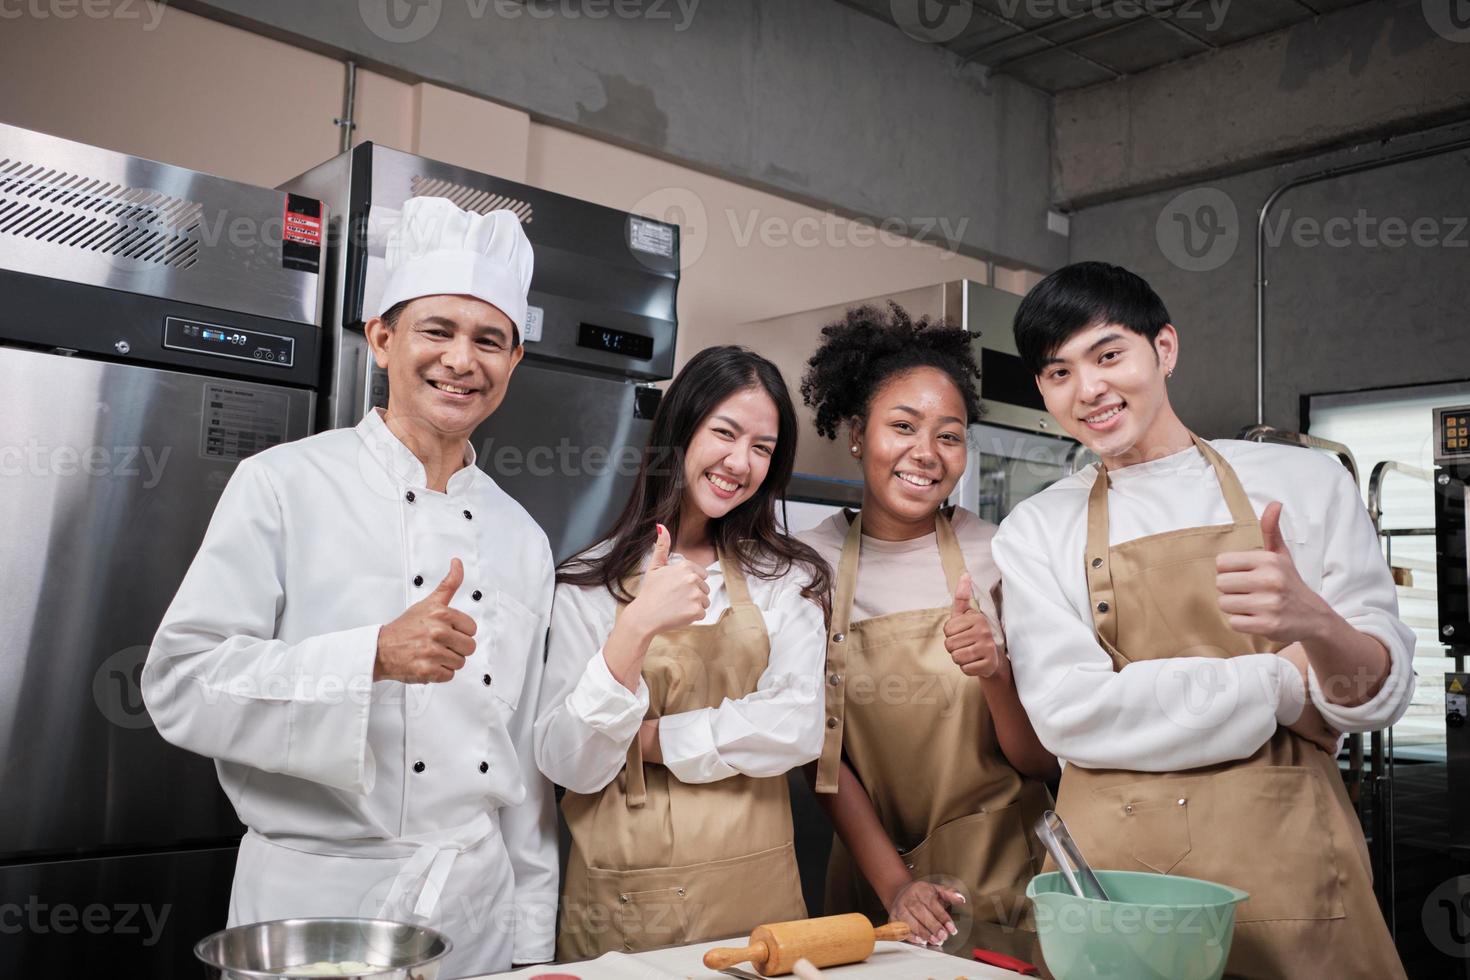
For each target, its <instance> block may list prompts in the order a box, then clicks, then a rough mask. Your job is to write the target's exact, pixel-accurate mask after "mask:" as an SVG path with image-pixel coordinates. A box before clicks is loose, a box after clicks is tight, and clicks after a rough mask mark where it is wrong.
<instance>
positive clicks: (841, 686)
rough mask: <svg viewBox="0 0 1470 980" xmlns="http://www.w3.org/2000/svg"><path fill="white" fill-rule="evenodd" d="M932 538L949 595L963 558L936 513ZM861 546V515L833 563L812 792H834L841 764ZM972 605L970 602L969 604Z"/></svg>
mask: <svg viewBox="0 0 1470 980" xmlns="http://www.w3.org/2000/svg"><path fill="white" fill-rule="evenodd" d="M934 537H935V541H936V542H937V543H938V545H939V560H940V562H941V563H942V564H943V565H944V577H945V579H946V580H947V581H948V582H949V592H950V595H954V593H955V591H956V590H957V589H959V587H960V576H961V575H963V574H964V572H965V556H964V554H963V552H961V551H960V543H959V539H958V538H956V537H955V533H954V528H953V527H951V526H950V523H949V519H948V518H947V517H945V516H944V512H943V511H940V512H939V513H937V514H935V515H934ZM862 543H863V515H862V512H861V511H859V512H858V513H856V514H854V515H853V516H852V523H851V524H849V525H848V528H847V537H846V538H844V539H843V541H842V557H841V558H840V559H839V560H838V562H837V583H836V586H835V588H834V589H833V597H832V626H831V629H830V632H829V633H828V634H827V695H826V710H827V721H826V725H827V728H826V734H825V735H824V736H823V741H822V754H821V755H820V756H819V757H818V758H817V778H816V791H817V792H818V793H835V792H837V774H838V771H839V767H840V766H841V764H842V726H843V717H844V714H845V703H846V690H845V672H846V670H847V628H848V625H849V623H850V622H851V619H852V598H853V594H854V593H855V592H856V591H857V570H858V553H859V552H860V551H861V550H862ZM971 603H972V604H973V603H974V600H973V599H972V600H971Z"/></svg>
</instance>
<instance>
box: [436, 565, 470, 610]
mask: <svg viewBox="0 0 1470 980" xmlns="http://www.w3.org/2000/svg"><path fill="white" fill-rule="evenodd" d="M463 584H464V565H463V564H461V563H460V560H459V559H458V558H452V559H450V562H449V574H448V575H446V576H444V581H442V582H440V583H439V584H438V585H437V586H435V587H434V591H433V592H431V593H429V598H430V599H432V600H434V601H435V602H438V603H439V604H441V605H445V606H447V605H449V600H451V599H453V598H454V593H456V592H458V591H459V587H460V586H461V585H463Z"/></svg>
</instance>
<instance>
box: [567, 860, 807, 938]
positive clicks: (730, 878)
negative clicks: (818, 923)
mask: <svg viewBox="0 0 1470 980" xmlns="http://www.w3.org/2000/svg"><path fill="white" fill-rule="evenodd" d="M587 879H588V886H589V891H590V897H591V902H592V904H593V905H594V906H601V907H602V908H605V909H607V910H608V921H609V923H610V925H611V928H612V931H613V935H614V937H615V938H616V940H617V943H616V944H615V945H613V946H611V947H610V948H614V949H617V948H622V949H623V950H624V951H628V952H638V951H641V950H646V949H654V948H657V947H660V946H673V945H684V944H687V943H699V942H708V941H710V940H713V939H727V938H729V937H731V936H745V935H748V934H749V933H750V932H751V930H753V929H754V928H755V927H756V926H758V925H761V924H763V923H767V922H787V921H790V920H793V919H804V918H806V904H805V902H804V901H803V900H802V897H801V877H800V875H799V874H798V872H797V869H796V852H795V850H794V849H793V847H792V845H791V844H789V843H788V844H782V845H781V846H779V847H773V848H770V849H769V850H765V851H758V852H756V853H755V854H751V855H747V856H745V857H737V858H728V859H726V860H723V861H709V862H707V863H704V864H691V865H687V866H685V867H680V868H655V869H649V870H646V871H609V870H605V869H600V868H588V869H587ZM604 948H609V947H607V946H604Z"/></svg>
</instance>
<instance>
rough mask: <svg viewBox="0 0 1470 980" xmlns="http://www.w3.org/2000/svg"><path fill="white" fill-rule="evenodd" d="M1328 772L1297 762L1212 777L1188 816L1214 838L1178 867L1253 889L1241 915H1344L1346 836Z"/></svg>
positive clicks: (1245, 918)
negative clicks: (1326, 776)
mask: <svg viewBox="0 0 1470 980" xmlns="http://www.w3.org/2000/svg"><path fill="white" fill-rule="evenodd" d="M1330 778H1337V774H1336V773H1335V772H1334V773H1332V774H1331V777H1330ZM1323 779H1324V775H1323V774H1322V773H1320V772H1316V771H1314V770H1311V769H1307V768H1302V767H1297V766H1246V767H1242V768H1238V769H1234V770H1230V771H1227V772H1223V773H1220V774H1218V775H1216V776H1214V777H1212V778H1211V779H1210V781H1209V782H1208V783H1207V784H1206V785H1205V787H1204V788H1203V789H1204V792H1202V793H1198V794H1197V795H1196V798H1194V799H1191V800H1190V809H1191V810H1192V811H1193V812H1192V813H1191V816H1190V819H1191V822H1192V824H1193V825H1194V826H1195V828H1196V832H1197V834H1198V838H1199V840H1201V841H1204V840H1209V841H1211V842H1216V843H1213V844H1212V846H1210V847H1209V848H1208V849H1205V848H1197V849H1196V851H1195V853H1194V854H1191V855H1190V856H1189V858H1188V859H1187V860H1185V861H1184V862H1182V863H1181V864H1180V866H1179V867H1178V868H1177V869H1176V873H1178V874H1182V875H1188V876H1189V877H1191V878H1204V879H1206V880H1207V881H1220V882H1224V883H1225V884H1227V885H1234V886H1235V887H1236V888H1241V889H1244V890H1245V891H1248V892H1250V894H1251V897H1250V899H1249V900H1248V901H1246V902H1245V903H1243V904H1242V905H1240V906H1239V908H1238V910H1237V912H1236V921H1237V922H1271V921H1278V920H1283V919H1339V918H1342V917H1343V916H1344V915H1346V914H1347V913H1346V912H1345V910H1344V908H1343V899H1342V879H1341V875H1340V873H1339V871H1338V863H1337V862H1338V858H1337V854H1338V852H1339V851H1340V850H1342V849H1343V848H1345V847H1346V846H1347V844H1348V842H1347V841H1339V840H1338V837H1340V836H1341V833H1342V832H1341V830H1340V829H1339V828H1340V816H1339V814H1340V811H1339V810H1337V807H1336V804H1335V802H1334V800H1333V799H1332V795H1331V791H1330V790H1329V789H1328V787H1327V786H1325V785H1324V784H1323ZM1196 802H1199V803H1201V804H1203V805H1201V806H1198V807H1197V806H1195V803H1196Z"/></svg>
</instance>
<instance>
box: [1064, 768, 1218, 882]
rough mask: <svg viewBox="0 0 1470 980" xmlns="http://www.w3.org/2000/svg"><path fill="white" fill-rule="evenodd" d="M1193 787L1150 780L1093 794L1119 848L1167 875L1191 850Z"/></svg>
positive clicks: (1181, 782)
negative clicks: (1108, 820)
mask: <svg viewBox="0 0 1470 980" xmlns="http://www.w3.org/2000/svg"><path fill="white" fill-rule="evenodd" d="M1193 788H1194V786H1193V781H1191V780H1187V779H1180V780H1173V779H1171V780H1149V781H1147V782H1140V783H1127V784H1125V785H1122V786H1114V787H1111V788H1109V789H1106V790H1098V791H1096V792H1094V793H1093V797H1094V799H1095V800H1096V802H1097V803H1098V804H1099V805H1100V807H1101V810H1102V812H1103V813H1106V814H1109V815H1110V816H1111V817H1112V818H1113V821H1115V822H1114V823H1113V824H1112V825H1113V826H1114V828H1115V832H1116V833H1117V835H1118V837H1117V840H1118V841H1119V844H1120V846H1119V848H1118V850H1121V851H1122V852H1123V853H1125V854H1127V855H1129V856H1131V857H1132V858H1133V860H1134V861H1137V862H1138V863H1139V864H1141V865H1142V866H1143V867H1145V868H1147V869H1148V870H1150V871H1154V872H1157V873H1158V874H1169V873H1170V872H1172V871H1174V869H1175V868H1177V867H1178V865H1179V862H1181V861H1183V860H1184V859H1185V857H1187V856H1188V855H1189V852H1190V851H1191V849H1192V844H1191V840H1190V833H1189V819H1190V813H1189V810H1190V806H1191V804H1190V796H1191V795H1192V792H1191V791H1192V790H1193ZM1194 805H1195V806H1198V805H1199V804H1198V801H1196V802H1195V804H1194ZM1083 857H1087V852H1086V851H1083ZM1093 860H1097V859H1096V858H1094V859H1093ZM1102 866H1103V867H1106V865H1102ZM1181 873H1183V872H1181Z"/></svg>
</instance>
